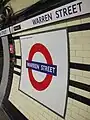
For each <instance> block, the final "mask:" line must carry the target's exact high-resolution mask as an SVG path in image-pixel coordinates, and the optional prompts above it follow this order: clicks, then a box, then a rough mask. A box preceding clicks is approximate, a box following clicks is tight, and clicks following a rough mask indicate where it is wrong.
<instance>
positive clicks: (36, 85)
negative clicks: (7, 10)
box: [28, 43, 53, 91]
mask: <svg viewBox="0 0 90 120" xmlns="http://www.w3.org/2000/svg"><path fill="white" fill-rule="evenodd" d="M36 52H40V53H42V54H43V55H44V57H45V59H46V61H47V64H50V65H52V64H53V61H52V58H51V55H50V53H49V51H48V49H47V48H46V47H45V46H44V45H42V44H40V43H36V44H34V45H33V46H32V48H31V50H30V52H29V57H28V60H29V61H32V59H33V56H34V54H35V53H36ZM28 74H29V79H30V82H31V84H32V86H33V87H34V88H35V89H36V90H38V91H42V90H45V89H46V88H47V87H48V86H49V84H50V83H51V80H52V75H50V74H47V75H46V77H45V79H44V80H43V81H42V82H38V81H36V80H35V78H34V76H33V73H32V69H30V68H28Z"/></svg>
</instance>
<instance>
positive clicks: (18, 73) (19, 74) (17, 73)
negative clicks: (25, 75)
mask: <svg viewBox="0 0 90 120" xmlns="http://www.w3.org/2000/svg"><path fill="white" fill-rule="evenodd" d="M13 73H14V74H16V75H18V76H21V73H20V72H18V71H15V70H14V71H13Z"/></svg>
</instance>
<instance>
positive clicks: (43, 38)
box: [19, 29, 69, 117]
mask: <svg viewBox="0 0 90 120" xmlns="http://www.w3.org/2000/svg"><path fill="white" fill-rule="evenodd" d="M67 40H68V39H67V30H66V29H62V30H56V31H49V32H45V33H38V34H33V35H27V36H23V37H20V41H21V48H22V49H21V50H22V72H21V81H20V86H19V89H20V91H22V92H23V93H25V95H27V96H28V97H30V99H31V98H32V99H33V100H36V101H37V102H39V103H41V104H42V105H44V106H46V107H47V108H49V110H52V111H54V112H55V113H57V114H59V115H61V116H62V117H64V115H65V107H66V98H67V87H68V70H69V69H68V42H67ZM28 100H29V99H28Z"/></svg>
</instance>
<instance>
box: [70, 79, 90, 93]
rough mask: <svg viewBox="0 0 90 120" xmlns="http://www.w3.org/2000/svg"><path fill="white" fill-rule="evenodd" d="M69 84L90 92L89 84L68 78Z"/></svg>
mask: <svg viewBox="0 0 90 120" xmlns="http://www.w3.org/2000/svg"><path fill="white" fill-rule="evenodd" d="M69 85H70V86H73V87H76V88H79V89H82V90H85V91H88V92H90V85H86V84H84V83H80V82H77V81H73V80H70V81H69Z"/></svg>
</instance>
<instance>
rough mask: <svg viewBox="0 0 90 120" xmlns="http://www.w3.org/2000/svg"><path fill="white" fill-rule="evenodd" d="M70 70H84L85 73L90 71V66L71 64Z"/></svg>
mask: <svg viewBox="0 0 90 120" xmlns="http://www.w3.org/2000/svg"><path fill="white" fill-rule="evenodd" d="M70 68H73V69H77V70H83V71H90V65H89V64H81V63H72V62H70Z"/></svg>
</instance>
